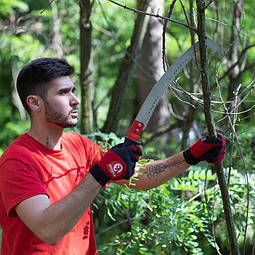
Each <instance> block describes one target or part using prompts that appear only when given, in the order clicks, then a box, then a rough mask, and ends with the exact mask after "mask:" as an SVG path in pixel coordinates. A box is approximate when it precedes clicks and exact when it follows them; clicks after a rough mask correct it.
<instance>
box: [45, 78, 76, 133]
mask: <svg viewBox="0 0 255 255" xmlns="http://www.w3.org/2000/svg"><path fill="white" fill-rule="evenodd" d="M74 91H75V87H74V85H73V83H72V81H71V79H70V78H69V77H68V76H63V77H59V78H56V79H53V80H52V85H51V86H50V88H49V90H48V92H47V94H46V98H45V99H44V109H45V119H46V121H47V122H48V123H50V124H53V125H56V126H60V127H62V128H68V127H74V126H76V125H77V123H78V104H79V103H80V101H79V99H78V98H77V97H76V96H75V95H74Z"/></svg>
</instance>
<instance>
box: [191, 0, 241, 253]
mask: <svg viewBox="0 0 255 255" xmlns="http://www.w3.org/2000/svg"><path fill="white" fill-rule="evenodd" d="M196 4H197V19H198V31H199V33H198V38H199V46H200V62H201V63H200V66H201V71H200V72H201V80H202V89H203V97H204V114H205V120H206V125H207V129H208V133H209V135H210V136H216V135H217V134H216V129H215V124H214V119H213V115H212V107H211V90H210V86H209V77H208V58H207V52H206V44H205V39H206V32H205V2H204V0H196ZM215 170H216V174H217V178H218V182H219V186H220V190H221V195H222V201H223V208H224V215H225V221H226V225H227V230H228V237H229V241H230V250H231V254H232V255H240V252H239V247H238V244H237V239H236V234H235V227H234V221H233V216H232V212H231V206H230V201H229V194H228V189H227V184H226V180H225V176H224V173H223V169H222V164H221V163H220V164H217V165H216V166H215Z"/></svg>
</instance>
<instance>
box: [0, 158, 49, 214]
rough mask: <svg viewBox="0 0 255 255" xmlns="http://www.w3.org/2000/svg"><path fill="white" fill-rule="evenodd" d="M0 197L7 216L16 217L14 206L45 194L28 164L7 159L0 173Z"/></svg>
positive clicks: (36, 174) (33, 169)
mask: <svg viewBox="0 0 255 255" xmlns="http://www.w3.org/2000/svg"><path fill="white" fill-rule="evenodd" d="M0 185H1V197H2V200H3V204H4V206H5V209H6V211H7V214H8V215H9V216H16V211H15V206H16V205H17V204H19V203H20V202H22V201H23V200H25V199H27V198H29V197H33V196H36V195H39V194H47V192H46V190H45V189H44V186H43V183H42V180H41V178H40V175H39V173H38V172H37V171H36V169H35V167H33V165H31V164H29V162H24V161H21V160H17V159H8V160H6V161H5V163H4V164H2V166H1V171H0Z"/></svg>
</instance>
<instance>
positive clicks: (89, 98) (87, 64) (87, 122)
mask: <svg viewBox="0 0 255 255" xmlns="http://www.w3.org/2000/svg"><path fill="white" fill-rule="evenodd" d="M79 5H80V86H81V124H80V125H81V126H80V129H81V133H83V134H87V133H91V132H92V131H93V107H92V102H93V84H92V71H91V40H92V24H91V20H90V18H91V12H92V8H93V4H92V3H91V2H90V0H81V1H79Z"/></svg>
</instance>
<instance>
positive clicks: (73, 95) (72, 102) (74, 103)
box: [71, 94, 80, 105]
mask: <svg viewBox="0 0 255 255" xmlns="http://www.w3.org/2000/svg"><path fill="white" fill-rule="evenodd" d="M71 104H72V105H78V104H80V99H79V98H78V97H77V96H76V95H75V94H72V98H71Z"/></svg>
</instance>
